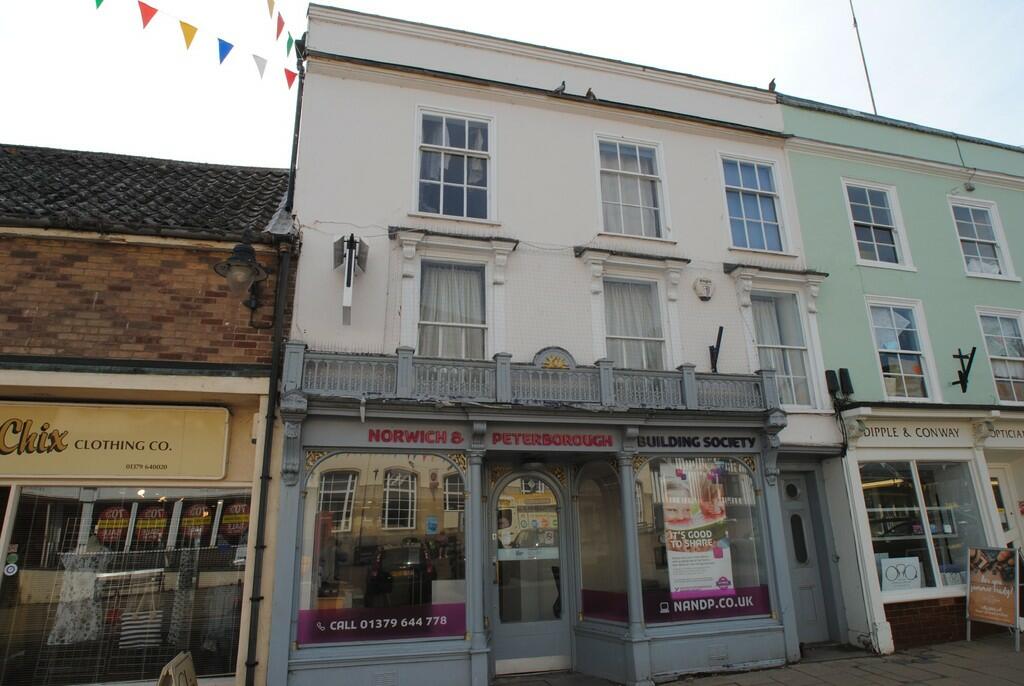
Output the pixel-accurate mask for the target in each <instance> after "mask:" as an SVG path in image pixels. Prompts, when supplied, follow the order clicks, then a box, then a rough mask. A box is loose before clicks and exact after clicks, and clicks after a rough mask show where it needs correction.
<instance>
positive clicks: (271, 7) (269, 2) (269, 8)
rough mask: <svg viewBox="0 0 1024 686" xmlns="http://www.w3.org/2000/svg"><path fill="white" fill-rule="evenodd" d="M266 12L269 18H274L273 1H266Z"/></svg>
mask: <svg viewBox="0 0 1024 686" xmlns="http://www.w3.org/2000/svg"><path fill="white" fill-rule="evenodd" d="M267 10H268V11H269V12H270V16H271V17H273V16H274V0H267Z"/></svg>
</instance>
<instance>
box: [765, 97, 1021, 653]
mask: <svg viewBox="0 0 1024 686" xmlns="http://www.w3.org/2000/svg"><path fill="white" fill-rule="evenodd" d="M779 101H780V103H781V106H782V108H783V117H784V122H785V130H786V132H787V133H789V134H790V135H791V136H792V138H791V139H790V140H789V141H788V142H787V144H786V147H787V154H788V158H789V163H790V168H791V173H792V175H793V187H794V189H795V192H796V203H797V208H798V214H799V218H800V223H801V226H802V231H803V241H804V249H805V253H806V259H807V263H808V265H810V266H812V267H813V268H814V269H817V270H820V271H822V272H827V273H828V274H829V277H828V279H827V280H826V281H825V282H824V283H823V284H822V286H821V289H820V294H819V296H818V326H819V330H820V337H821V347H822V356H823V359H824V362H825V367H826V369H832V370H837V369H840V368H846V369H848V370H849V375H850V380H851V381H852V386H853V393H852V395H849V396H848V397H846V396H845V395H843V394H840V395H839V397H838V398H837V402H836V406H837V408H838V415H839V416H838V418H839V420H840V421H841V423H842V426H843V428H844V433H845V438H846V450H845V457H843V458H839V459H832V460H827V461H826V463H825V465H824V466H825V477H826V482H827V488H828V490H829V504H830V510H831V512H830V514H831V517H832V521H833V526H834V528H835V531H836V533H837V536H836V539H837V544H838V546H839V548H840V549H839V550H838V554H839V558H840V562H839V563H838V565H839V576H840V578H841V587H842V594H843V606H844V607H845V611H846V612H845V614H846V619H847V621H846V623H847V625H848V626H847V629H848V631H849V636H848V639H849V640H850V642H852V643H860V644H865V645H867V644H869V643H870V645H871V647H873V648H875V649H876V650H880V651H882V652H888V651H890V650H892V649H893V648H894V647H895V648H900V647H903V646H907V645H913V644H922V643H931V642H937V641H941V640H952V639H955V638H960V637H962V636H963V633H964V625H965V624H964V620H963V617H964V598H965V592H966V586H965V583H966V556H967V547H968V546H977V545H992V546H1004V545H1007V544H1010V545H1014V546H1020V545H1021V542H1022V536H1021V533H1022V531H1024V519H1022V517H1021V514H1022V511H1024V500H1021V498H1024V339H1022V331H1024V284H1022V282H1021V278H1020V274H1021V270H1024V149H1022V148H1016V147H1012V146H1007V145H1002V144H999V143H993V142H989V141H983V140H978V139H974V138H970V137H966V136H958V135H955V134H952V133H949V132H945V131H938V130H934V129H927V128H924V127H920V126H916V125H913V124H907V123H905V122H899V121H894V120H889V119H885V118H882V117H876V116H872V115H867V114H863V113H860V112H853V111H849V110H845V109H841V108H834V107H831V106H827V105H821V104H819V103H813V102H809V101H804V100H799V99H796V98H791V97H788V96H779ZM972 349H975V350H976V353H975V356H974V358H973V363H972V364H971V366H970V369H969V373H968V372H967V369H966V365H967V364H968V359H967V357H966V356H968V355H969V353H970V352H971V350H972ZM961 353H962V354H964V356H965V357H964V358H960V357H957V355H959V354H961ZM846 390H849V389H846ZM847 526H848V527H849V530H850V531H852V532H853V535H852V536H850V535H846V536H843V535H838V534H839V533H841V532H842V531H843V530H844V529H845V528H846V527H847Z"/></svg>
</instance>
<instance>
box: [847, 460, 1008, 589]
mask: <svg viewBox="0 0 1024 686" xmlns="http://www.w3.org/2000/svg"><path fill="white" fill-rule="evenodd" d="M879 462H891V463H907V464H910V466H911V475H912V476H913V478H914V495H915V497H916V498H917V507H918V508H919V510H920V513H921V515H922V516H923V517H924V520H923V522H922V525H923V526H922V529H923V531H924V537H925V540H926V541H927V544H928V563H929V564H930V565H932V575H933V577H934V579H935V582H936V583H935V585H934V586H922V587H921V588H917V589H913V590H896V591H883V590H882V584H881V581H880V580H879V579H878V576H877V574H875V573H874V570H873V566H874V565H873V557H874V545H873V541H872V536H871V531H870V527H869V525H868V520H867V501H865V500H864V491H863V484H862V483H861V477H860V466H861V464H866V463H879ZM928 463H945V464H949V463H957V464H963V465H966V468H967V472H968V474H969V475H970V477H971V485H972V492H973V494H974V498H975V503H976V504H977V506H978V522H979V524H980V526H981V529H982V532H983V534H984V536H985V542H984V545H986V546H991V545H992V544H991V542H990V541H992V540H994V539H993V533H992V531H991V524H992V522H991V521H990V519H991V517H990V516H989V513H988V506H987V503H988V500H986V498H991V497H992V496H991V495H988V494H986V493H983V492H981V491H980V490H979V484H981V483H982V480H981V476H980V474H979V470H978V465H977V459H976V458H971V457H957V456H955V455H942V456H940V457H933V458H922V457H914V456H904V455H898V456H894V455H884V456H880V457H862V456H858V457H857V459H856V461H855V462H854V463H853V465H852V469H853V471H854V472H855V473H856V475H857V476H856V478H857V482H856V489H857V492H858V495H857V496H856V497H857V499H858V502H857V506H858V509H859V508H863V509H862V510H861V515H860V516H859V517H858V519H859V520H860V521H859V522H858V523H857V524H856V525H857V526H860V528H861V532H862V535H863V536H864V541H865V547H864V549H865V551H869V552H870V555H871V556H872V565H871V567H869V568H868V571H869V572H870V573H869V577H870V578H872V579H874V581H873V582H872V583H873V584H875V586H876V588H877V589H878V593H879V597H880V598H881V600H882V602H883V603H885V604H889V603H898V602H909V601H914V600H926V599H930V598H949V597H961V596H966V595H967V583H966V582H964V583H962V584H946V583H945V580H944V579H942V576H941V573H940V570H939V562H938V555H937V553H936V552H935V543H934V541H933V539H932V532H931V526H930V525H929V524H930V520H929V519H928V506H927V505H926V504H925V503H926V500H925V498H924V489H923V487H922V486H921V477H920V474H919V472H918V464H928ZM984 484H985V485H986V487H988V488H991V486H989V482H988V480H987V479H986V480H984ZM994 547H1001V545H996V546H994ZM965 562H966V560H965ZM965 571H966V569H965Z"/></svg>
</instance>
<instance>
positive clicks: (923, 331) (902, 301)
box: [864, 295, 942, 403]
mask: <svg viewBox="0 0 1024 686" xmlns="http://www.w3.org/2000/svg"><path fill="white" fill-rule="evenodd" d="M864 304H865V309H866V314H867V317H868V319H867V322H868V334H869V335H870V336H871V345H872V348H871V352H872V354H873V356H874V357H873V359H874V365H875V369H876V370H877V372H878V380H879V382H880V383H881V384H882V393H883V394H884V396H885V399H886V400H889V401H892V402H903V403H941V402H942V386H941V385H940V383H939V379H938V375H937V373H936V372H937V370H936V365H935V356H934V355H933V354H932V343H931V339H930V338H929V337H928V322H927V321H926V319H925V315H924V305H923V304H922V303H921V301H920V300H911V299H908V298H893V297H889V296H879V295H867V296H865V297H864ZM874 305H877V306H880V307H903V308H909V309H910V310H911V311H913V313H914V323H915V324H916V325H917V334H918V338H919V339H920V341H921V350H920V351H916V352H917V354H920V355H921V364H922V365H924V379H925V383H926V384H927V389H926V390H927V391H928V395H927V396H926V397H924V398H907V397H904V396H893V395H889V394H888V392H886V390H885V374H884V373H883V372H882V362H881V360H880V359H879V357H878V355H879V353H880V352H882V351H881V349H880V348H879V347H878V341H877V340H876V339H875V323H874V319H873V318H872V316H871V307H872V306H874ZM886 352H890V353H898V352H900V351H896V350H890V351H886ZM907 352H915V351H907Z"/></svg>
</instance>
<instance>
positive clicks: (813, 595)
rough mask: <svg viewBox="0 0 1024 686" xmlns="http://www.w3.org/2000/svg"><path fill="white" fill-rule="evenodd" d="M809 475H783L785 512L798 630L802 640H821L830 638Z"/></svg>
mask: <svg viewBox="0 0 1024 686" xmlns="http://www.w3.org/2000/svg"><path fill="white" fill-rule="evenodd" d="M808 478H809V477H808V476H805V475H804V474H800V473H797V472H792V473H788V474H783V475H782V479H781V483H782V514H783V516H784V518H785V525H784V526H785V530H786V547H787V548H788V550H789V574H790V577H789V579H790V584H791V586H792V589H793V604H794V605H795V606H796V618H797V633H798V634H799V636H800V642H801V643H820V642H822V641H827V640H829V633H828V614H827V612H826V609H825V597H824V593H823V590H822V580H821V571H820V568H819V565H818V551H817V546H816V545H815V543H816V542H815V540H814V527H813V526H812V520H811V506H810V502H809V498H808V494H807V479H808Z"/></svg>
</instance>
